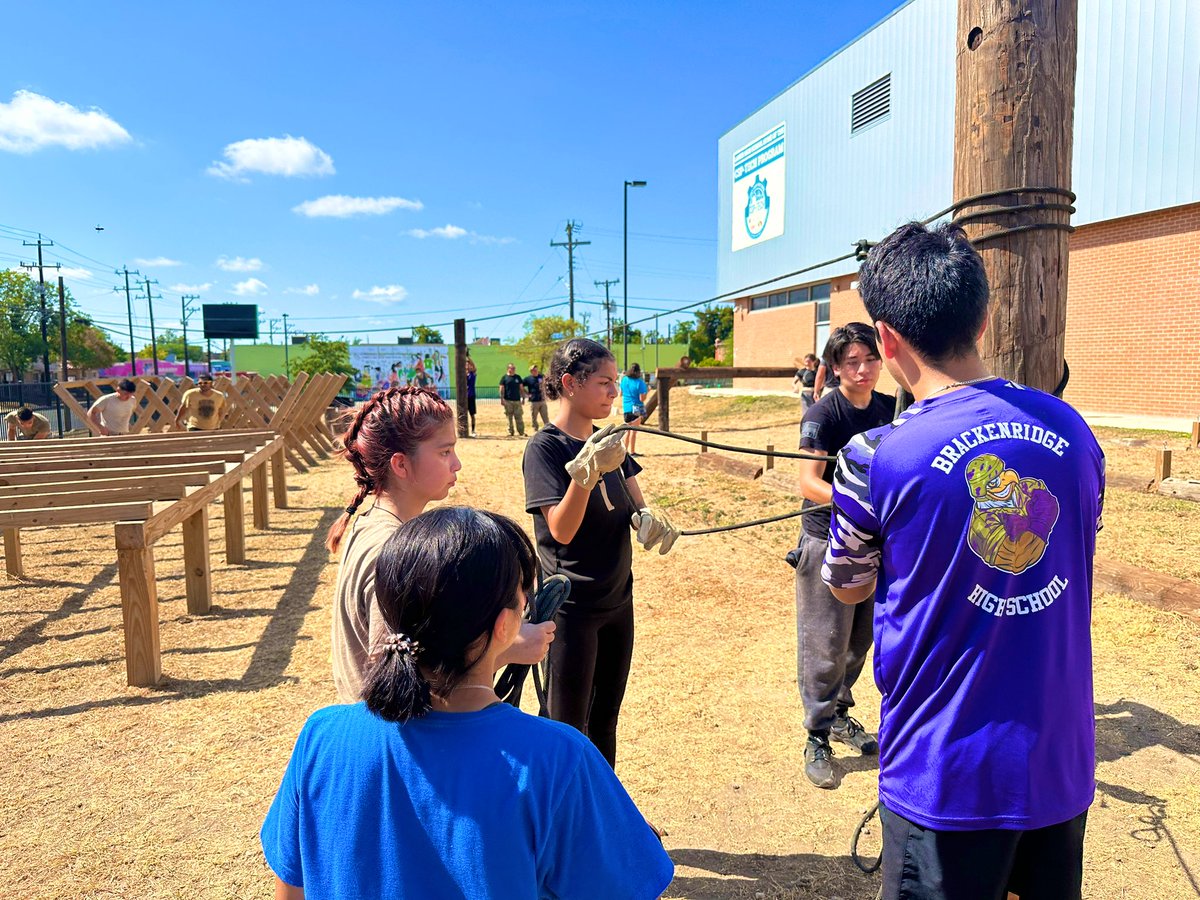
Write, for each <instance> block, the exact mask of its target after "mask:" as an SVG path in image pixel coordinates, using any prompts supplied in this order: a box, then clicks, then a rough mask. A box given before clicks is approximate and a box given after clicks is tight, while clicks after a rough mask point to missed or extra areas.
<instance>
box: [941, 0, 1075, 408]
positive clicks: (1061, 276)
mask: <svg viewBox="0 0 1200 900" xmlns="http://www.w3.org/2000/svg"><path fill="white" fill-rule="evenodd" d="M1076 6H1077V0H1023V2H1021V3H1019V4H1013V3H1012V2H1011V0H958V32H957V36H956V42H957V55H958V59H957V67H958V77H957V86H956V90H955V114H954V122H955V124H954V196H955V197H956V198H966V197H970V196H975V195H978V194H982V193H986V192H990V191H997V192H1005V193H1001V194H999V195H998V196H995V197H991V198H989V199H986V200H981V201H978V202H976V203H972V204H971V205H970V206H966V207H963V208H962V209H960V210H959V211H958V213H957V214H956V219H958V220H959V221H960V222H961V223H962V224H963V227H964V228H965V229H966V231H967V236H968V237H970V238H971V240H972V241H973V242H975V244H976V246H977V248H978V250H979V252H980V255H981V256H982V257H983V264H984V268H985V270H986V272H987V279H988V284H989V285H990V287H991V303H990V305H989V308H988V325H987V331H986V332H985V333H984V335H983V341H982V345H981V347H980V349H981V352H982V355H983V358H984V362H985V363H986V365H987V367H988V371H990V372H993V373H994V374H996V375H1001V376H1003V377H1005V378H1010V379H1012V380H1014V381H1017V382H1019V383H1021V384H1028V385H1030V386H1031V387H1035V388H1039V389H1041V390H1044V391H1051V390H1053V389H1054V387H1055V386H1056V385H1057V384H1058V383H1059V379H1060V378H1061V377H1062V373H1063V336H1064V332H1065V329H1066V321H1067V250H1068V233H1069V230H1070V225H1069V224H1068V223H1069V220H1070V213H1071V211H1072V208H1071V206H1070V200H1071V198H1070V196H1069V195H1066V194H1064V193H1063V192H1064V191H1068V190H1069V189H1070V187H1071V134H1072V127H1073V122H1074V115H1075V46H1076V22H1077V18H1078V14H1077V9H1076ZM1031 187H1041V188H1052V189H1055V190H1048V191H1041V192H1039V191H1028V190H1023V191H1019V192H1012V191H1014V190H1015V189H1020V188H1031ZM1009 228H1020V229H1021V230H1020V231H1018V232H1016V233H1014V234H1008V235H1003V236H999V237H994V238H993V237H990V235H993V234H995V233H997V232H999V231H1002V230H1004V229H1009Z"/></svg>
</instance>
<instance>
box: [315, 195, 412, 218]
mask: <svg viewBox="0 0 1200 900" xmlns="http://www.w3.org/2000/svg"><path fill="white" fill-rule="evenodd" d="M424 208H425V204H424V203H422V202H421V201H420V200H406V199H405V198H403V197H347V196H346V195H345V194H330V195H329V196H327V197H318V198H317V199H316V200H305V201H304V202H303V203H301V204H300V205H299V206H293V207H292V212H294V213H297V214H298V215H301V216H308V217H309V218H310V219H316V218H321V217H331V218H335V219H348V218H349V217H350V216H382V215H386V214H387V213H390V212H391V211H392V210H395V209H412V210H422V209H424Z"/></svg>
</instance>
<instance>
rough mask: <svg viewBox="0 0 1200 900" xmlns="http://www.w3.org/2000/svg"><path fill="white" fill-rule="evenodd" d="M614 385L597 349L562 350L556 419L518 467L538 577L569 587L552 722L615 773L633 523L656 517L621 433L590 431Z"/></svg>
mask: <svg viewBox="0 0 1200 900" xmlns="http://www.w3.org/2000/svg"><path fill="white" fill-rule="evenodd" d="M617 384H618V372H617V364H616V361H615V360H614V358H613V355H612V353H610V352H609V351H608V349H607V348H606V347H605V346H604V345H603V344H599V343H597V342H596V341H591V340H587V339H586V338H575V339H573V340H570V341H567V342H566V343H565V344H563V345H562V346H560V347H559V348H558V349H557V350H556V351H555V352H554V357H553V358H552V360H551V362H550V371H549V374H548V376H547V378H546V382H545V389H546V394H547V395H548V396H549V397H550V399H552V400H555V399H556V400H558V401H559V405H558V412H557V415H556V416H555V417H554V419H553V420H552V421H551V422H550V424H549V425H547V426H546V427H545V428H543V429H542V430H541V431H539V432H538V433H537V434H535V435H534V436H533V437H531V438H530V439H529V443H528V444H527V445H526V447H525V458H524V461H523V463H522V469H523V471H524V473H525V508H526V510H527V511H528V512H530V513H532V514H533V526H534V534H535V536H536V538H537V547H538V557H539V559H540V561H541V566H542V571H543V572H544V573H545V575H547V576H550V575H555V574H558V573H562V574H564V575H566V576H567V577H568V578H570V579H571V596H570V599H569V600H568V601H567V602H566V603H565V604H564V605H563V608H562V610H561V611H560V612H559V614H558V616H557V617H556V619H555V621H556V623H557V625H558V629H557V631H556V633H555V640H554V643H553V644H551V645H550V654H549V663H550V675H549V680H548V682H549V683H548V685H547V705H548V706H549V714H550V717H551V718H553V719H555V720H557V721H559V722H566V723H567V724H570V725H573V726H574V727H576V728H578V729H579V730H580V731H582V732H583V733H584V734H586V735H587V736H588V737H589V738H590V739H591V741H592V743H593V744H595V745H596V747H597V749H599V751H600V752H601V753H602V754H603V755H604V758H605V759H606V760H608V762H609V764H610V765H613V766H615V764H616V744H617V718H618V715H619V714H620V711H621V700H622V698H623V697H624V695H625V683H626V681H627V680H628V677H629V664H630V660H631V658H632V656H633V571H632V568H631V563H632V556H633V549H632V542H631V540H630V520H631V517H633V516H639V517H641V516H650V515H655V516H656V515H657V514H656V513H650V512H648V511H646V510H645V502H644V500H643V499H642V491H641V488H640V487H638V483H637V477H636V476H637V474H638V472H640V471H641V468H642V467H641V466H639V465H638V464H637V463H636V462H635V461H634V460H632V459H628V458H626V456H625V450H624V448H623V447H622V446H621V436H620V434H613V435H608V433H607V432H608V429H604V430H601V431H597V429H596V426H595V424H594V423H595V421H596V420H597V419H607V418H608V417H609V416H610V415H611V414H612V405H613V401H614V400H616V398H617V396H618V387H617ZM610 427H611V426H610ZM622 480H623V481H624V485H622V484H621V482H622ZM635 521H636V520H635Z"/></svg>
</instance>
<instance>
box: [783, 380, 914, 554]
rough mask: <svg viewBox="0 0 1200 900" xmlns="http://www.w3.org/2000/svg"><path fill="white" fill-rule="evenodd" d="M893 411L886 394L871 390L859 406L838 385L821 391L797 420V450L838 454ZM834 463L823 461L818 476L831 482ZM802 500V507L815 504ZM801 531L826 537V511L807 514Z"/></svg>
mask: <svg viewBox="0 0 1200 900" xmlns="http://www.w3.org/2000/svg"><path fill="white" fill-rule="evenodd" d="M895 412H896V401H895V399H893V398H892V397H889V396H888V395H887V394H881V393H879V391H871V403H870V404H869V405H868V406H867V408H866V409H859V408H857V407H856V406H855V405H854V404H853V403H851V402H850V401H849V400H847V399H846V395H845V394H843V393H842V392H841V391H840V390H838V389H837V388H835V389H833V390H830V391H826V392H824V393H823V394H821V399H820V400H818V401H817V402H816V403H814V404H813V405H812V406H810V407H809V408H808V411H807V412H805V413H804V419H803V420H802V421H801V423H800V449H801V450H812V451H814V452H817V453H821V454H825V455H828V456H837V454H838V451H840V450H841V449H842V448H843V447H845V446H846V445H847V444H848V443H850V438H852V437H854V436H855V435H856V434H862V432H864V431H868V430H869V429H871V428H878V427H879V426H880V425H886V424H887V423H888V422H890V421H892V419H893V418H894V415H895ZM836 468H837V463H833V462H827V463H825V471H824V472H823V473H822V474H821V477H822V478H824V479H825V480H826V481H828V482H829V483H830V484H833V472H834V469H836ZM816 505H817V504H815V503H813V502H812V501H810V500H805V501H804V505H803V508H804V509H807V508H808V507H810V506H816ZM801 521H802V522H803V523H804V533H805V534H807V535H810V536H811V537H815V538H820V539H821V540H827V539H828V538H829V510H827V509H825V510H821V511H819V512H814V513H809V514H808V515H807V516H804V518H803V519H802V520H801Z"/></svg>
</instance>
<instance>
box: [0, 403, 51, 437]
mask: <svg viewBox="0 0 1200 900" xmlns="http://www.w3.org/2000/svg"><path fill="white" fill-rule="evenodd" d="M4 424H5V425H7V426H8V439H9V440H10V441H43V440H45V439H46V438H48V437H50V431H51V428H50V420H49V419H47V418H46V417H45V416H43V415H42V414H41V413H35V412H34V411H33V410H32V409H30V408H29V407H28V406H22V407H21V408H20V409H18V410H15V411H14V412H10V413H9V414H8V415H7V416H5V417H4Z"/></svg>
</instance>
